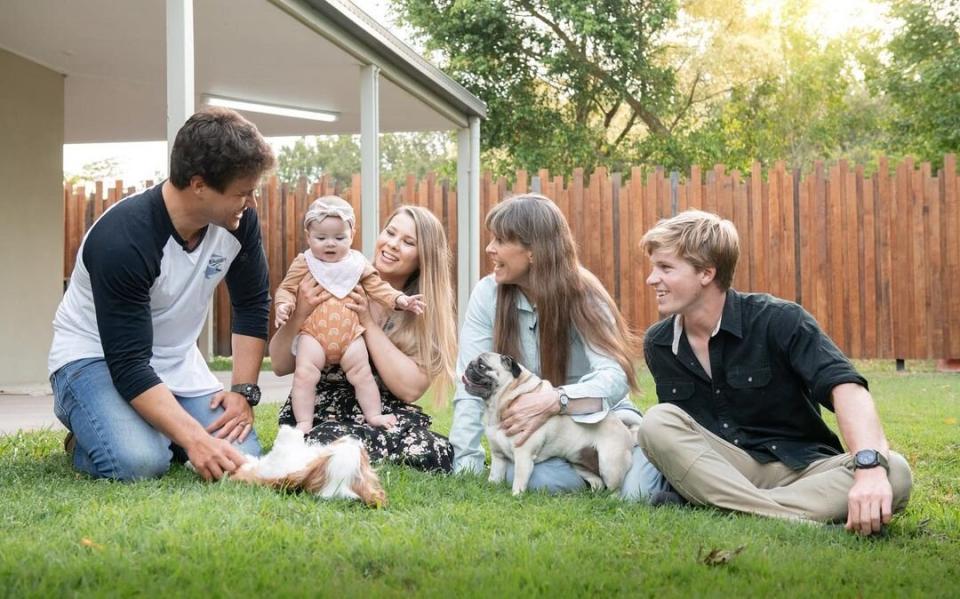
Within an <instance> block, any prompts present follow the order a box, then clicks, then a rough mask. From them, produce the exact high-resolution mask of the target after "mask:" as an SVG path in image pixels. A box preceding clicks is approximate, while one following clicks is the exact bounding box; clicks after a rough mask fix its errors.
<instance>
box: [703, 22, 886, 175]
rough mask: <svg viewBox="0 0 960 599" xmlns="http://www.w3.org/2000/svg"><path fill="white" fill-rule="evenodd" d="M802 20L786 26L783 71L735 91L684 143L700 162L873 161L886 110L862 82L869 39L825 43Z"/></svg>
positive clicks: (779, 66)
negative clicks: (861, 56)
mask: <svg viewBox="0 0 960 599" xmlns="http://www.w3.org/2000/svg"><path fill="white" fill-rule="evenodd" d="M797 16H799V15H793V16H790V15H787V20H786V21H785V22H784V24H783V26H782V29H781V33H780V40H779V42H780V46H781V53H780V58H779V59H778V60H777V61H776V63H775V65H774V66H775V69H774V70H773V71H771V72H769V73H768V74H766V75H764V76H762V77H761V78H759V79H758V80H756V81H749V82H746V83H743V84H739V85H736V86H734V88H733V89H732V90H731V93H730V95H729V97H727V98H726V99H725V100H724V101H722V102H717V103H715V104H713V105H712V106H711V107H710V112H709V114H708V116H707V118H706V119H705V120H704V122H703V124H702V125H701V126H699V127H698V128H697V129H696V130H693V131H691V132H690V133H689V136H688V137H687V138H686V139H685V140H684V145H685V147H686V149H687V155H688V156H689V157H690V158H691V160H692V161H693V162H695V163H699V164H712V163H714V162H722V163H724V164H726V165H727V166H729V167H735V168H740V169H747V168H749V166H750V164H751V163H752V162H753V161H754V160H762V161H764V162H767V163H772V162H774V161H776V160H784V161H785V162H786V163H787V165H788V166H789V167H791V168H808V167H810V166H811V164H812V163H813V162H814V161H815V160H818V159H834V158H841V157H847V158H851V159H853V160H855V161H858V162H870V161H871V160H872V159H873V157H874V156H873V155H874V154H875V152H876V150H877V149H879V147H880V145H881V144H882V139H880V138H881V132H880V127H879V123H880V120H881V118H882V115H883V111H884V108H883V105H882V102H881V101H878V100H877V99H876V98H873V97H871V96H870V94H869V93H868V90H867V88H866V86H865V84H864V83H863V82H862V80H860V79H858V77H857V73H856V70H857V66H858V63H857V59H856V55H857V52H858V51H859V49H860V48H861V45H862V44H863V43H864V38H863V32H852V33H850V34H849V35H848V36H847V37H844V38H840V39H834V40H830V41H828V42H821V41H820V40H818V39H817V37H816V36H815V35H814V34H812V33H810V32H808V31H806V30H805V28H804V27H803V26H802V23H801V20H800V19H798V18H797ZM873 48H874V50H876V47H875V46H873Z"/></svg>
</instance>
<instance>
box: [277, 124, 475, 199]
mask: <svg viewBox="0 0 960 599" xmlns="http://www.w3.org/2000/svg"><path fill="white" fill-rule="evenodd" d="M453 148H454V145H453V139H452V137H451V134H450V133H444V132H438V133H390V134H384V135H381V136H380V165H381V171H380V172H381V177H382V178H384V179H402V178H404V177H406V176H407V175H408V174H412V175H415V176H417V177H418V178H419V177H423V176H424V175H425V174H427V173H428V172H431V171H432V172H437V173H439V174H441V175H443V176H446V177H454V176H456V159H455V158H454V155H453V152H454V150H453ZM277 162H278V165H277V173H278V176H279V177H280V179H281V180H282V181H285V182H288V183H292V182H296V181H297V180H298V179H300V177H305V178H306V179H307V180H308V181H315V180H317V179H319V178H320V177H322V176H324V175H329V176H330V177H332V178H333V179H334V180H335V181H337V182H338V183H339V184H340V185H343V186H349V185H350V183H351V180H352V177H353V175H354V174H355V173H359V172H360V138H359V136H356V135H332V136H322V137H316V138H314V139H312V140H308V139H307V138H300V139H298V140H296V141H295V142H294V144H293V145H292V146H284V147H283V148H282V149H281V150H280V152H279V154H278V156H277Z"/></svg>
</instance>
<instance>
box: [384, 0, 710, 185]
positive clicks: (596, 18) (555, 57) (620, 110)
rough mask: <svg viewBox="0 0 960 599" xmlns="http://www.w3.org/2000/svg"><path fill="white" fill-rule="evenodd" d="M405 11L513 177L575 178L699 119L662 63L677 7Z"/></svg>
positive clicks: (583, 1) (435, 3)
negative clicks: (482, 105) (477, 114)
mask: <svg viewBox="0 0 960 599" xmlns="http://www.w3.org/2000/svg"><path fill="white" fill-rule="evenodd" d="M396 7H397V10H398V13H399V16H400V18H401V20H403V21H404V22H406V23H407V24H409V25H410V26H412V27H413V28H414V30H415V31H417V32H419V34H420V35H421V36H423V38H424V41H425V46H426V47H427V48H428V50H431V51H434V52H435V53H437V54H438V55H439V56H440V62H441V63H442V67H443V68H444V70H445V71H446V72H447V73H449V74H451V75H452V76H453V77H454V78H455V79H457V80H458V81H460V82H461V83H462V84H464V85H465V86H466V87H467V88H468V89H470V90H471V91H472V92H473V93H474V94H476V95H478V96H479V97H480V98H481V99H482V100H484V101H485V102H486V103H487V106H488V113H489V120H488V121H487V122H485V123H484V134H483V136H482V143H483V148H484V149H485V150H487V151H489V150H494V151H495V153H496V151H499V152H501V153H503V152H506V153H507V154H508V155H509V157H510V158H512V161H511V162H512V164H511V165H510V166H511V167H512V168H517V167H523V168H528V169H533V168H543V167H545V168H550V169H551V170H554V171H556V172H569V171H570V169H572V168H573V167H576V166H584V167H587V168H588V169H589V168H592V167H593V166H594V165H596V164H601V163H605V164H610V163H612V162H617V161H620V160H623V159H624V158H625V157H626V156H627V155H628V154H629V153H630V152H631V151H632V150H634V149H635V148H632V147H631V144H630V142H633V141H635V140H636V139H637V138H638V137H643V136H645V135H651V136H655V137H658V138H668V137H670V136H671V134H672V132H673V130H674V129H675V128H676V127H677V125H678V124H679V123H680V121H681V119H682V117H683V115H684V114H685V113H686V112H687V111H688V110H689V108H690V105H691V102H690V101H689V100H688V98H689V97H690V94H689V93H687V94H680V93H678V91H677V84H676V75H675V69H674V68H672V67H671V66H670V65H668V64H665V61H663V60H662V58H663V53H664V50H665V47H666V45H665V42H664V40H663V35H664V33H665V32H666V31H667V28H668V26H669V25H670V24H671V23H672V22H673V20H674V19H675V17H676V15H677V8H678V7H677V3H676V2H675V1H674V0H636V1H632V2H625V1H623V0H472V1H470V2H464V1H461V0H397V3H396ZM495 155H496V154H495ZM631 158H632V157H631Z"/></svg>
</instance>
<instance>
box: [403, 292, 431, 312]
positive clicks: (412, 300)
mask: <svg viewBox="0 0 960 599" xmlns="http://www.w3.org/2000/svg"><path fill="white" fill-rule="evenodd" d="M397 307H398V308H400V309H401V310H406V311H407V312H413V313H414V314H416V315H417V316H419V315H421V314H423V311H424V310H425V309H426V307H427V304H426V302H424V301H423V295H422V294H417V295H401V296H400V297H398V298H397Z"/></svg>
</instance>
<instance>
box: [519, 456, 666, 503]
mask: <svg viewBox="0 0 960 599" xmlns="http://www.w3.org/2000/svg"><path fill="white" fill-rule="evenodd" d="M507 482H508V483H509V484H511V485H512V484H513V462H508V463H507ZM586 487H587V482H586V481H585V480H583V479H582V478H580V475H579V474H577V472H576V471H575V470H574V469H573V466H571V465H570V462H568V461H566V460H564V459H563V458H550V459H548V460H544V461H542V462H539V463H537V464H536V465H535V466H534V467H533V473H532V474H531V475H530V482H529V484H528V485H527V489H528V490H530V491H535V490H542V491H546V492H547V493H551V494H553V493H561V492H564V491H579V490H580V489H585V488H586ZM666 488H667V479H665V478H664V477H663V475H662V474H660V471H659V470H657V469H656V467H655V466H654V465H653V464H651V463H650V461H649V460H647V456H646V455H644V453H643V451H642V450H641V449H640V448H639V447H634V448H633V465H632V466H631V467H630V470H628V471H627V475H626V476H625V477H624V478H623V485H622V486H621V487H620V497H621V498H623V499H626V500H628V501H649V500H650V497H651V496H652V495H653V494H654V493H657V492H659V491H664V490H666Z"/></svg>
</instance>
